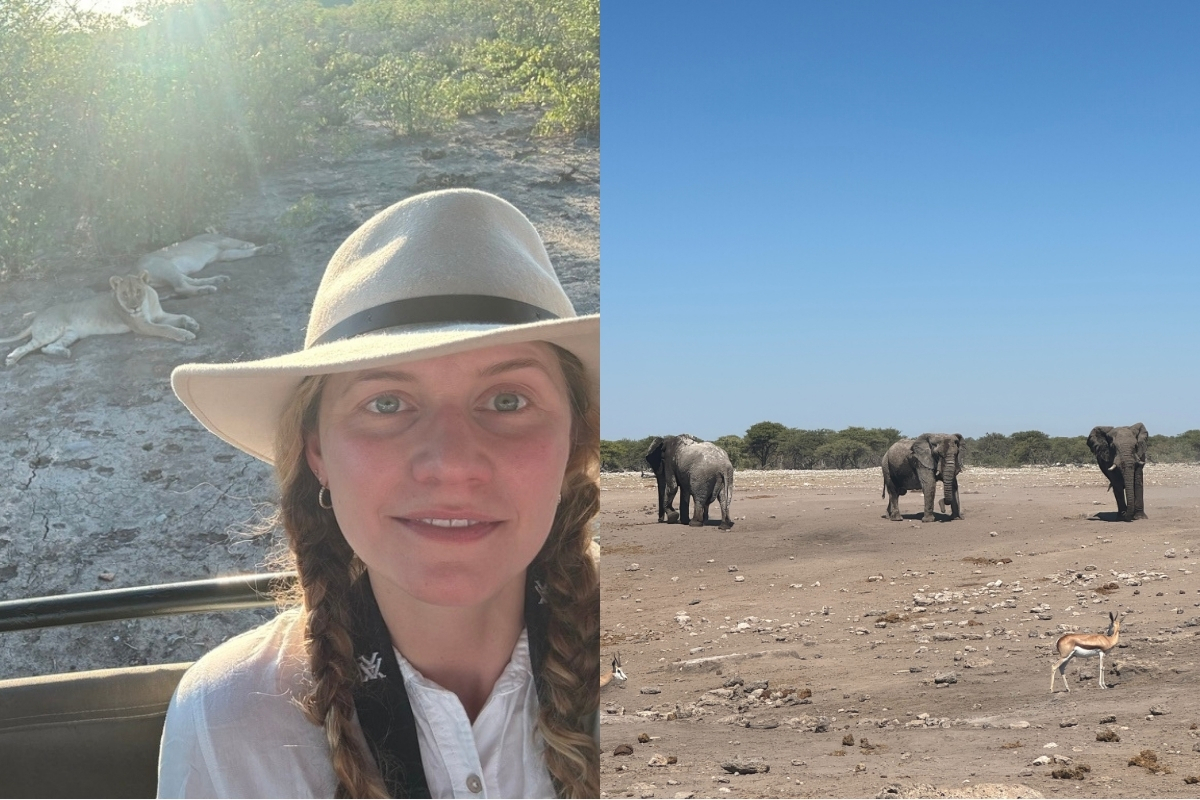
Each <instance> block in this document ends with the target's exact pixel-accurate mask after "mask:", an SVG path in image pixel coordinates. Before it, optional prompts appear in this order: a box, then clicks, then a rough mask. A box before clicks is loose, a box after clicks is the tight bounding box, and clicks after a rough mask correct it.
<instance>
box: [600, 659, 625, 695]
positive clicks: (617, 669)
mask: <svg viewBox="0 0 1200 800" xmlns="http://www.w3.org/2000/svg"><path fill="white" fill-rule="evenodd" d="M625 680H626V677H625V673H624V672H623V671H622V670H621V654H620V653H617V654H616V655H615V656H613V660H612V669H608V670H605V671H604V672H601V673H600V688H601V689H603V688H604V687H605V686H608V685H609V684H610V683H612V682H613V681H616V682H617V683H624V682H625Z"/></svg>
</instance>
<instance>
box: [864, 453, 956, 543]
mask: <svg viewBox="0 0 1200 800" xmlns="http://www.w3.org/2000/svg"><path fill="white" fill-rule="evenodd" d="M962 439H963V437H962V434H960V433H922V434H921V435H920V436H918V437H917V438H915V439H901V440H900V441H898V442H896V443H895V444H893V445H892V446H891V447H889V448H888V451H887V453H886V454H884V456H883V492H884V494H886V495H887V497H888V508H887V514H885V515H884V517H885V518H887V519H890V520H901V519H903V517H901V516H900V495H902V494H908V491H909V490H910V489H912V490H916V489H920V490H921V491H923V492H924V493H925V515H924V516H922V517H921V521H922V522H933V520H934V516H933V496H934V495H935V494H936V493H937V482H938V481H941V482H942V486H943V488H944V490H945V496H944V497H943V498H942V499H941V500H939V501H938V507H939V508H938V510H940V511H941V512H942V513H945V512H946V503H949V504H950V519H955V518H957V519H962V518H963V514H962V506H961V505H960V504H959V502H958V473H959V472H961V471H962V459H961V457H960V453H959V450H960V448H961V447H962ZM880 496H881V497H882V496H883V495H880Z"/></svg>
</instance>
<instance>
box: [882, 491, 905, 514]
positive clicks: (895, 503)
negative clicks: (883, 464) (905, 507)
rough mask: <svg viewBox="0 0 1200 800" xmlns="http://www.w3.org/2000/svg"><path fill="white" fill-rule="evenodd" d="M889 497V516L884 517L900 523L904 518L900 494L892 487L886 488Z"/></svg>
mask: <svg viewBox="0 0 1200 800" xmlns="http://www.w3.org/2000/svg"><path fill="white" fill-rule="evenodd" d="M886 489H887V495H888V505H887V514H885V515H884V516H885V517H887V518H888V519H890V520H891V521H892V522H900V521H901V520H903V519H904V517H902V516H900V494H901V493H900V492H898V491H897V490H896V489H894V488H893V487H891V486H888V487H886Z"/></svg>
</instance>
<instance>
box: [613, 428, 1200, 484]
mask: <svg viewBox="0 0 1200 800" xmlns="http://www.w3.org/2000/svg"><path fill="white" fill-rule="evenodd" d="M653 438H654V437H652V436H647V437H646V438H644V439H618V440H615V441H607V440H606V441H602V442H601V443H600V460H601V468H602V469H604V470H605V471H608V472H622V471H639V470H642V469H643V468H645V467H646V464H645V462H644V461H643V458H644V456H645V454H646V451H647V450H648V449H649V448H650V442H651V441H652V440H653ZM901 438H903V437H902V436H901V435H900V431H898V430H896V429H895V428H856V427H850V428H845V429H843V430H840V431H833V430H828V429H819V430H803V429H800V428H789V427H787V426H785V425H782V424H781V423H778V422H758V423H755V424H754V425H751V426H750V428H749V429H748V430H747V431H746V433H745V435H744V436H737V435H728V436H722V437H720V438H719V439H715V440H714V442H715V443H716V444H717V445H718V446H720V447H722V448H724V450H725V452H727V453H729V458H730V460H732V461H733V465H734V467H735V468H736V469H862V468H864V467H878V466H879V464H880V462H881V461H882V460H883V455H884V453H886V452H887V449H888V448H889V447H891V445H892V444H893V443H894V442H896V441H898V440H899V439H901ZM962 458H963V463H964V465H966V466H980V467H1020V466H1025V465H1053V464H1079V465H1086V464H1094V463H1095V458H1094V457H1093V456H1092V453H1091V451H1090V450H1089V449H1088V446H1087V437H1086V436H1048V435H1046V434H1045V433H1042V432H1041V431H1019V432H1017V433H1014V434H1011V435H1008V436H1006V435H1004V434H1003V433H988V434H985V435H984V436H981V437H979V438H978V439H975V438H970V437H968V438H966V439H964V440H963V449H962ZM1147 459H1148V460H1149V461H1151V462H1157V463H1182V462H1194V461H1200V430H1190V431H1187V432H1185V433H1181V434H1179V435H1178V436H1151V437H1150V440H1149V442H1148V443H1147Z"/></svg>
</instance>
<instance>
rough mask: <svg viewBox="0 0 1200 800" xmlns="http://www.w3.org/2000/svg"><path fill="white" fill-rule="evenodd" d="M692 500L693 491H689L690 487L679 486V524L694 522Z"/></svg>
mask: <svg viewBox="0 0 1200 800" xmlns="http://www.w3.org/2000/svg"><path fill="white" fill-rule="evenodd" d="M691 501H692V493H691V491H689V487H687V486H680V487H679V524H680V525H691V524H692V517H691V513H690V512H691V510H692V509H691Z"/></svg>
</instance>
